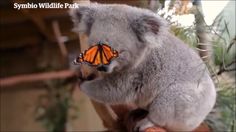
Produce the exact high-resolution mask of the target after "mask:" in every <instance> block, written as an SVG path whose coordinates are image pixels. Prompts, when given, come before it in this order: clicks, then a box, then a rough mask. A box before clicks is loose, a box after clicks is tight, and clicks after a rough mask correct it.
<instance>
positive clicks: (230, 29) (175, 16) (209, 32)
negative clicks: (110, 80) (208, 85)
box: [0, 0, 236, 132]
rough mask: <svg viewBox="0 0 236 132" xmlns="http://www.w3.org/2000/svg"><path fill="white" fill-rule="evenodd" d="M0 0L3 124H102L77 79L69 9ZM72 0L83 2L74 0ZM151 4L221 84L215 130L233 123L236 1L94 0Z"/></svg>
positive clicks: (6, 131) (23, 127)
mask: <svg viewBox="0 0 236 132" xmlns="http://www.w3.org/2000/svg"><path fill="white" fill-rule="evenodd" d="M28 2H29V3H32V2H33V3H38V2H49V3H50V2H54V3H55V2H56V3H59V2H60V3H65V2H67V3H73V1H72V0H71V1H70V0H53V1H51V0H47V1H46V0H44V1H43V0H41V1H30V0H18V1H17V0H1V1H0V36H1V37H0V131H3V132H11V131H54V132H57V131H64V130H66V131H72V130H74V131H85V130H86V131H101V130H105V128H104V127H103V125H102V121H101V120H100V118H99V116H98V115H97V114H96V112H95V110H94V108H93V106H92V104H91V102H90V100H89V99H88V98H87V96H86V95H84V94H83V93H81V92H80V91H79V88H78V87H77V83H76V79H75V73H74V72H73V70H74V69H75V67H74V66H73V64H72V61H73V59H74V58H75V57H76V56H78V54H79V53H80V40H79V36H78V35H77V34H75V33H73V32H72V31H71V29H72V28H73V24H72V22H71V19H70V17H69V14H68V9H21V10H17V9H14V8H13V7H14V3H28ZM74 2H84V1H81V0H77V1H74ZM92 2H98V3H123V4H128V5H132V6H137V7H142V8H147V9H150V10H152V11H153V12H155V13H157V14H159V15H160V16H162V17H163V18H164V19H166V20H167V21H168V22H169V23H170V24H171V32H172V33H173V34H175V35H176V36H177V37H179V38H180V39H182V40H183V41H185V42H186V43H187V44H189V45H190V46H191V47H192V48H194V49H195V50H196V51H197V52H199V55H200V56H201V57H202V59H203V60H204V61H205V63H206V64H207V66H208V68H209V70H210V72H211V74H212V78H213V79H214V81H215V85H216V87H217V92H218V97H217V103H216V106H215V108H214V110H213V111H212V112H211V113H210V115H209V116H208V117H207V119H206V122H207V123H208V125H209V126H210V128H211V129H213V130H215V131H226V130H228V131H235V130H236V125H235V124H236V121H235V117H236V116H235V110H236V103H235V100H236V92H235V91H236V88H235V70H236V67H235V65H236V59H235V55H236V52H235V46H236V34H235V28H236V27H235V4H236V3H235V1H230V0H222V1H204V0H126V1H125V0H109V1H108V0H107V1H106V0H94V1H92Z"/></svg>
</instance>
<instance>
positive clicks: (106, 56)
mask: <svg viewBox="0 0 236 132" xmlns="http://www.w3.org/2000/svg"><path fill="white" fill-rule="evenodd" d="M117 57H118V52H117V51H116V50H114V49H112V48H111V47H110V46H109V45H107V44H105V43H101V42H99V43H97V44H96V45H94V46H91V47H90V48H89V49H87V50H85V51H84V52H83V53H81V54H80V55H79V57H77V58H76V59H75V60H74V63H75V64H79V63H84V62H85V63H88V64H89V65H92V66H102V65H109V64H110V62H111V61H112V60H113V59H114V58H117Z"/></svg>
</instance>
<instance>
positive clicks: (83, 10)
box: [69, 6, 94, 34]
mask: <svg viewBox="0 0 236 132" xmlns="http://www.w3.org/2000/svg"><path fill="white" fill-rule="evenodd" d="M69 13H70V16H71V17H72V21H73V23H74V29H73V31H75V32H83V33H86V34H89V33H90V30H91V27H92V24H93V22H94V19H93V17H92V16H93V13H94V10H93V9H92V8H90V7H89V6H79V8H76V9H71V10H70V12H69Z"/></svg>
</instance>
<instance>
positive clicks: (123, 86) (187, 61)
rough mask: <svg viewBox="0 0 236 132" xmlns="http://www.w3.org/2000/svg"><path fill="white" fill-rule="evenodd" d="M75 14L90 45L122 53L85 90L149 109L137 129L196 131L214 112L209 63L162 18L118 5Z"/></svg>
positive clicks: (83, 9)
mask: <svg viewBox="0 0 236 132" xmlns="http://www.w3.org/2000/svg"><path fill="white" fill-rule="evenodd" d="M71 16H72V18H73V21H74V23H75V28H74V30H75V31H77V32H80V33H85V34H87V35H88V39H89V40H88V41H89V42H88V43H89V44H95V43H97V42H99V41H105V42H108V43H109V44H110V46H111V47H112V48H114V49H115V50H117V51H118V52H119V57H118V58H116V59H114V60H113V61H112V62H111V64H109V65H108V66H107V67H106V68H107V73H108V74H106V75H104V76H103V77H100V78H97V79H95V80H91V81H86V82H84V83H82V84H81V86H80V88H81V90H82V91H83V92H85V93H86V94H87V95H88V96H89V97H91V98H92V99H95V100H97V101H99V102H103V103H107V104H124V103H134V104H136V105H137V106H138V107H140V108H144V109H146V110H148V111H149V114H148V116H147V117H146V118H145V119H143V120H141V121H140V122H138V123H137V126H136V129H137V128H139V130H144V129H145V128H147V127H150V126H153V125H158V126H160V127H163V128H166V129H167V130H172V131H191V130H193V129H195V128H196V127H197V126H198V125H199V124H200V123H201V122H202V121H203V120H204V119H205V117H206V116H207V114H208V113H209V112H210V111H211V109H212V107H213V106H214V103H215V99H216V91H215V87H214V84H213V82H212V80H211V78H210V76H209V72H208V70H207V68H206V66H205V64H204V62H203V61H202V60H201V58H200V57H199V56H198V54H197V53H195V51H193V50H192V49H190V48H189V47H188V46H187V45H186V44H184V43H183V42H182V41H180V40H179V39H178V38H176V37H175V36H173V35H172V34H171V33H169V31H168V25H167V23H166V22H165V21H164V20H163V19H161V18H160V17H159V16H157V15H156V14H154V13H152V12H151V11H148V10H145V9H139V8H135V7H130V6H127V5H118V4H114V5H103V4H91V5H89V6H80V7H79V8H78V9H73V10H71Z"/></svg>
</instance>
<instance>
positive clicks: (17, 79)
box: [0, 70, 76, 88]
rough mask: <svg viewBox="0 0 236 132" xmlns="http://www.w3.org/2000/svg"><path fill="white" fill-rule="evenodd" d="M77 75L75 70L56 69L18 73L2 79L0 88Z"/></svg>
mask: <svg viewBox="0 0 236 132" xmlns="http://www.w3.org/2000/svg"><path fill="white" fill-rule="evenodd" d="M75 75H76V72H75V71H72V70H64V71H54V72H46V73H35V74H28V75H18V76H13V77H6V78H1V79H0V88H2V87H7V86H13V85H16V84H20V83H27V82H35V81H44V80H49V79H64V78H69V77H73V76H75Z"/></svg>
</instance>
